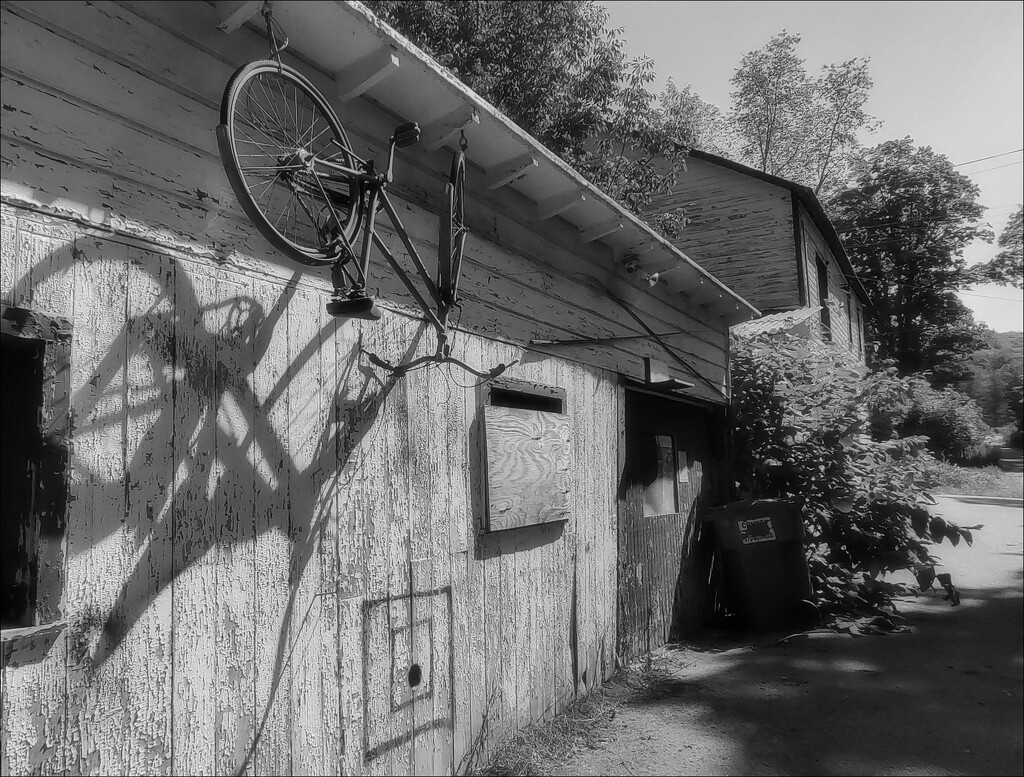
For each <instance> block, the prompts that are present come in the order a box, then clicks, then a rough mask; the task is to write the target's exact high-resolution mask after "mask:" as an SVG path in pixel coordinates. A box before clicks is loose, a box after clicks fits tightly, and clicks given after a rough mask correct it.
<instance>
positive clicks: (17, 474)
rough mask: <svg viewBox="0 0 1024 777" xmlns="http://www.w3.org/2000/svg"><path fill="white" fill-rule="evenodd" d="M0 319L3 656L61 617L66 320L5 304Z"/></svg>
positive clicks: (66, 417) (0, 615) (66, 428)
mask: <svg viewBox="0 0 1024 777" xmlns="http://www.w3.org/2000/svg"><path fill="white" fill-rule="evenodd" d="M0 321H2V328H0V367H2V369H0V383H2V387H0V389H2V396H3V401H2V402H0V416H2V418H0V425H2V434H3V436H2V441H3V442H2V446H0V450H2V458H3V463H2V467H0V476H2V493H3V499H4V506H3V510H2V511H0V629H2V631H0V635H2V643H3V661H4V663H5V664H6V663H7V662H8V660H9V659H10V657H11V655H13V653H14V650H15V648H16V647H17V644H16V643H17V641H18V639H19V638H21V637H25V636H31V637H33V640H32V644H33V645H35V646H40V645H45V644H46V640H45V639H42V640H41V639H40V638H39V637H40V635H41V634H42V633H43V632H44V631H47V629H46V627H50V626H54V625H55V624H61V623H62V621H61V610H60V601H61V595H62V593H63V586H64V577H63V569H64V537H65V521H66V516H65V512H66V507H67V471H68V444H67V443H68V434H69V413H68V400H69V389H70V354H71V327H70V324H69V323H68V322H67V321H65V320H64V319H60V318H54V317H49V316H45V315H42V314H40V313H36V312H34V311H30V310H27V309H24V308H17V307H12V306H7V305H4V306H3V307H2V310H0ZM49 631H50V632H53V633H55V631H54V629H49Z"/></svg>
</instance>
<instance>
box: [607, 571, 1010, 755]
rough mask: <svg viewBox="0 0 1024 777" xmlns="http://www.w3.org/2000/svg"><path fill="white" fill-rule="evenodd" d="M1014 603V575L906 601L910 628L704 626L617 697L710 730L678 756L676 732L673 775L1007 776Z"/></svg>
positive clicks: (700, 731) (686, 727)
mask: <svg viewBox="0 0 1024 777" xmlns="http://www.w3.org/2000/svg"><path fill="white" fill-rule="evenodd" d="M1022 600H1024V596H1022V592H1021V589H1020V586H1017V587H1006V588H992V589H986V590H974V591H972V592H971V599H970V601H969V602H967V603H965V605H963V606H961V607H959V608H956V609H952V608H950V607H949V605H948V603H946V602H943V601H942V600H941V597H940V596H935V595H926V596H925V597H922V598H921V600H918V601H914V602H913V603H911V604H908V606H907V608H906V609H907V610H908V615H909V621H908V622H909V623H910V624H911V625H912V632H911V633H902V634H893V635H888V636H873V637H859V638H854V637H849V636H840V635H817V634H815V635H809V636H805V637H796V638H792V639H790V640H789V641H788V642H787V643H784V644H779V643H778V642H777V641H774V640H777V638H778V636H779V635H773V636H772V637H771V638H769V637H766V636H762V637H758V638H756V639H755V640H754V642H753V643H751V642H746V643H742V642H739V641H738V640H737V639H736V638H735V637H733V638H730V637H727V636H723V635H722V634H721V633H718V634H717V635H710V636H709V638H708V639H702V640H701V642H702V649H704V650H705V651H707V652H705V653H704V654H696V653H693V652H692V651H691V650H688V649H686V648H685V647H684V648H676V649H675V650H669V651H668V656H667V665H668V666H667V668H668V669H669V670H670V671H671V670H672V668H673V666H675V667H677V668H678V669H677V672H678V674H677V675H676V676H675V677H674V678H670V679H666V680H664V681H663V682H662V683H660V684H659V687H658V689H657V690H656V692H655V693H652V694H649V695H648V696H647V698H645V699H642V700H638V701H636V702H635V703H633V704H630V705H629V706H630V707H634V708H636V711H637V712H638V713H639V712H641V710H642V709H646V710H647V711H648V712H651V713H655V715H654V717H656V718H661V719H663V720H664V722H665V723H666V724H667V725H670V726H677V725H678V724H682V725H681V727H678V728H676V731H677V733H678V735H680V736H683V737H685V736H686V734H687V733H688V732H689V731H691V730H692V731H694V732H697V733H696V736H695V737H694V738H695V739H697V738H703V737H705V736H707V737H710V739H711V740H715V739H717V740H720V741H721V747H722V751H721V752H717V753H716V752H714V748H713V746H711V745H710V743H709V741H706V742H705V744H704V745H703V746H700V747H698V748H697V749H698V750H703V751H706V752H705V757H706V758H707V759H709V760H707V761H706V762H704V763H696V762H692V763H688V762H687V759H686V757H685V756H686V753H685V750H686V746H685V740H684V746H683V748H682V749H683V755H682V759H681V760H680V762H679V764H678V765H679V767H680V769H679V771H678V772H675V773H687V771H688V770H687V769H686V767H687V766H692V767H697V769H696V771H693V770H689V773H708V774H716V773H732V774H794V775H796V774H822V773H833V774H836V773H838V774H936V773H945V774H949V773H953V774H1020V773H1021V772H1022V770H1024V756H1022V747H1021V738H1022V733H1021V732H1022V730H1024V713H1022V702H1024V699H1022V643H1024V628H1022V616H1021V613H1022V604H1024V601H1022ZM758 643H760V644H761V645H762V646H761V647H757V648H754V647H752V646H751V645H752V644H758ZM968 657H969V658H968ZM677 717H682V718H685V719H686V720H685V721H681V720H676V718H677ZM673 720H675V723H673V722H672V721H673ZM650 746H651V747H654V746H655V740H654V739H652V740H650ZM695 747H696V745H695ZM709 747H710V750H709V749H708V748H709ZM623 765H625V761H624V763H623ZM635 766H637V767H639V766H640V764H635ZM633 773H635V774H641V773H645V772H644V771H640V770H638V769H637V768H634V769H633ZM646 773H665V772H660V771H646Z"/></svg>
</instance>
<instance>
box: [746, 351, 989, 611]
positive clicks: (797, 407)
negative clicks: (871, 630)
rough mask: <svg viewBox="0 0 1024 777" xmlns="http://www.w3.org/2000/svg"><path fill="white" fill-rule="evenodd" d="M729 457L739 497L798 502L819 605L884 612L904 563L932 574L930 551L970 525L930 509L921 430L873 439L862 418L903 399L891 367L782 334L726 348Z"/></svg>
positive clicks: (922, 574) (903, 388) (908, 387)
mask: <svg viewBox="0 0 1024 777" xmlns="http://www.w3.org/2000/svg"><path fill="white" fill-rule="evenodd" d="M731 369H732V374H733V388H734V398H733V406H734V418H735V422H734V427H733V457H734V471H735V472H736V473H737V476H738V482H737V485H738V487H739V489H740V491H741V496H743V497H750V498H773V497H797V498H799V499H800V500H801V501H802V508H801V511H802V517H803V521H804V526H805V529H806V537H807V553H808V565H809V568H810V572H811V577H812V581H813V583H814V589H815V595H816V597H817V604H818V606H819V609H820V610H822V611H823V612H825V613H832V614H855V613H859V612H868V613H878V612H881V611H884V610H886V609H891V607H892V599H893V597H894V596H897V595H900V594H904V593H909V592H910V590H909V588H908V587H907V586H903V585H900V584H893V583H891V582H888V581H886V580H885V575H886V573H888V572H892V571H895V570H898V569H908V570H911V571H912V572H913V573H914V574H915V575H916V577H917V580H918V581H919V583H920V586H921V587H922V588H929V587H930V586H931V582H932V580H934V579H935V570H934V567H935V563H936V562H935V559H934V558H933V557H932V555H931V552H930V548H931V547H932V546H933V545H934V544H935V543H939V542H941V541H942V540H943V539H946V540H948V541H949V542H951V543H953V544H954V545H955V544H957V543H959V541H960V539H961V538H964V539H965V540H966V541H967V542H968V543H970V542H971V541H972V537H971V535H970V532H969V531H967V530H961V529H959V528H958V527H956V526H955V525H953V524H952V523H949V522H947V521H945V520H943V519H942V517H941V516H938V515H933V514H932V513H931V512H929V510H928V506H929V505H932V504H934V503H935V500H934V499H932V497H931V495H930V494H929V493H928V489H929V488H930V487H931V486H932V485H934V482H933V481H932V480H931V479H930V478H929V477H928V471H927V470H928V467H929V465H931V464H933V463H934V462H935V459H934V457H933V456H932V455H931V454H930V453H929V451H928V449H927V447H926V443H927V438H925V437H923V436H921V435H914V436H909V437H898V436H897V437H893V438H889V439H881V440H878V439H873V438H872V436H871V435H869V434H867V433H866V432H867V429H868V427H869V419H870V418H872V417H875V418H880V417H884V414H883V413H882V409H883V408H891V407H894V406H904V405H906V406H910V405H911V404H912V401H911V400H912V396H913V386H912V384H911V382H910V381H908V380H905V379H902V378H899V377H897V375H896V370H895V368H892V367H887V368H884V369H881V370H878V371H875V372H868V371H867V370H866V369H864V368H863V367H859V366H857V365H856V364H854V363H852V362H851V361H850V360H849V359H848V357H846V356H845V355H843V354H840V353H838V352H835V351H833V350H831V349H829V348H828V347H827V346H821V345H817V344H813V343H809V342H807V341H805V340H803V339H802V338H798V337H795V336H792V335H783V336H761V337H757V338H752V339H750V340H736V341H734V343H733V357H732V362H731Z"/></svg>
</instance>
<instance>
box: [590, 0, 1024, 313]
mask: <svg viewBox="0 0 1024 777" xmlns="http://www.w3.org/2000/svg"><path fill="white" fill-rule="evenodd" d="M599 2H600V0H599ZM601 4H602V5H604V6H606V7H607V8H608V12H609V26H610V27H612V28H622V29H623V32H622V37H623V39H624V41H625V48H626V54H627V55H628V56H630V57H635V56H641V55H647V56H650V57H651V58H653V59H654V62H655V66H656V70H657V72H658V76H659V81H658V83H656V84H655V85H654V88H655V89H656V90H658V91H660V90H661V88H662V87H663V86H664V82H665V81H666V80H667V79H668V78H669V77H671V78H672V79H673V80H674V81H675V82H676V84H677V85H678V86H679V87H680V88H682V87H683V86H685V85H687V84H690V85H691V86H692V87H693V89H694V91H696V92H697V94H699V95H700V96H701V97H702V98H703V99H704V100H706V101H707V102H710V103H713V104H715V105H717V106H719V107H720V108H722V109H723V110H725V109H727V108H728V106H729V104H730V100H729V92H730V90H731V85H730V83H729V79H730V78H731V77H732V74H733V72H734V71H735V69H736V68H737V67H738V66H739V64H740V60H741V59H742V57H743V55H744V54H745V53H747V52H748V51H753V50H755V49H759V48H761V47H762V46H764V44H765V43H767V42H768V40H769V39H770V38H771V37H772V36H773V35H775V34H776V33H778V32H781V31H782V30H783V29H785V30H787V31H789V32H790V33H795V34H798V35H800V36H801V38H802V41H801V43H800V45H799V46H798V48H797V53H798V55H799V56H801V57H802V58H803V59H804V60H805V66H806V67H807V70H808V72H809V73H811V74H814V73H817V72H818V71H819V70H820V68H821V67H822V66H823V65H826V64H833V63H840V62H845V61H846V60H849V59H853V58H855V57H867V58H868V59H869V60H870V64H869V69H870V73H871V76H872V78H873V79H874V87H873V88H872V90H871V97H870V99H869V100H868V102H867V104H866V105H865V109H866V110H867V112H868V113H870V114H871V115H872V116H874V117H876V118H877V119H879V120H880V121H881V122H882V126H881V128H880V129H879V130H878V131H877V132H875V133H872V134H865V135H863V136H862V138H861V140H862V142H863V143H864V144H865V145H867V146H873V145H877V144H878V143H881V142H883V141H886V140H892V139H896V138H902V137H905V136H908V135H909V136H910V137H911V138H913V139H914V141H915V142H916V144H917V145H919V146H931V147H932V148H933V149H934V150H935V151H936V152H938V153H941V154H945V155H946V156H947V157H948V158H949V159H950V161H952V162H953V163H954V164H958V165H960V166H959V167H958V168H957V169H958V170H959V171H960V172H962V173H963V174H965V175H967V176H968V177H970V178H971V180H972V181H974V183H975V184H977V185H978V187H979V189H980V197H979V201H980V202H981V203H982V204H983V205H985V206H986V207H987V208H988V209H989V210H988V211H987V212H986V216H985V220H986V222H987V223H988V224H990V225H991V227H992V231H993V232H994V233H995V235H996V236H997V237H998V235H999V234H1000V233H1001V232H1002V230H1003V228H1004V227H1005V226H1006V223H1007V221H1008V220H1009V217H1010V216H1011V215H1012V214H1013V213H1014V212H1015V211H1016V209H1017V207H1018V206H1019V205H1020V204H1021V203H1024V165H1022V161H1024V153H1022V152H1021V149H1022V148H1024V3H1021V2H897V1H890V2H880V1H876V2H682V1H676V2H668V1H667V0H663V1H662V2H650V1H643V0H630V1H629V2H618V1H615V2H602V3H601ZM1007 152H1012V153H1007ZM996 155H1000V156H996ZM984 157H994V158H991V159H984ZM973 160H981V161H973ZM960 163H969V164H960ZM997 251H998V248H997V247H996V245H995V243H994V242H993V243H991V244H986V243H983V242H981V241H975V243H974V244H972V245H971V246H969V247H968V249H967V250H966V251H965V253H964V257H965V259H966V260H967V263H968V264H975V263H978V262H984V261H988V260H989V259H991V258H992V257H993V256H994V255H995V254H996V253H997ZM960 298H961V300H962V301H963V302H964V304H965V305H967V306H968V307H969V308H971V310H972V311H974V317H975V320H977V321H981V322H984V323H985V324H987V325H988V326H989V327H991V328H992V329H994V330H996V331H997V332H1008V331H1018V332H1019V331H1024V293H1022V291H1021V290H1019V289H1014V288H1013V287H1009V286H997V285H985V286H978V287H974V288H972V289H970V292H969V293H964V294H962V295H961V297H960Z"/></svg>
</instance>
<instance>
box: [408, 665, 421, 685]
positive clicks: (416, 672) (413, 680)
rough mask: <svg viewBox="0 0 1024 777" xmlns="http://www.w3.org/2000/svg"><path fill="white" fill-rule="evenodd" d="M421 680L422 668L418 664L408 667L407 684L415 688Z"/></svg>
mask: <svg viewBox="0 0 1024 777" xmlns="http://www.w3.org/2000/svg"><path fill="white" fill-rule="evenodd" d="M421 682H423V670H422V669H421V668H420V665H419V664H413V665H412V666H410V667H409V685H410V686H412V687H413V688H415V687H416V686H417V685H419V684H420V683H421Z"/></svg>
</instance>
